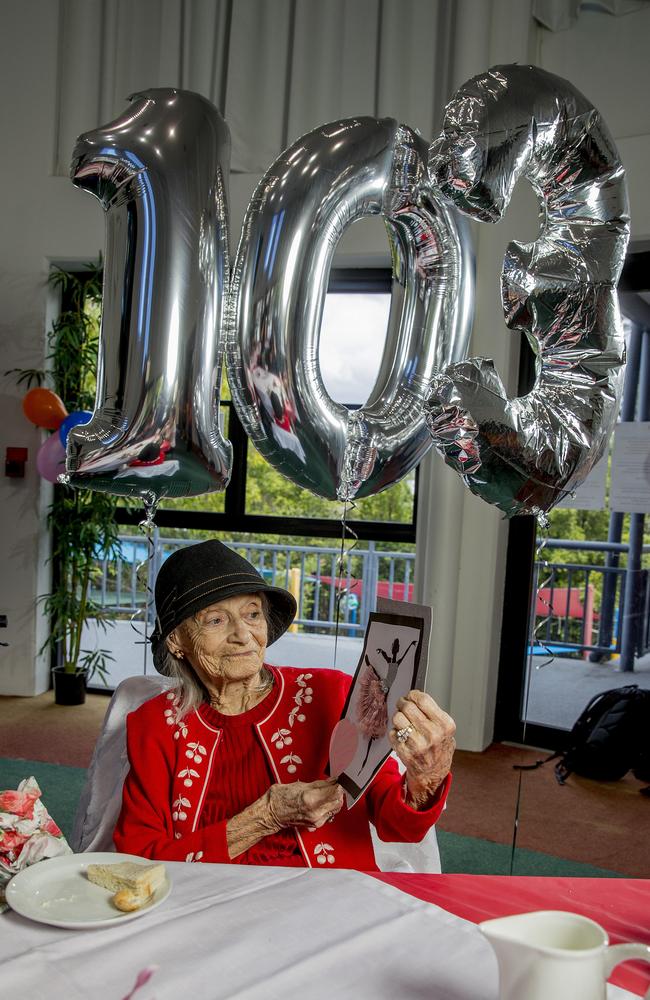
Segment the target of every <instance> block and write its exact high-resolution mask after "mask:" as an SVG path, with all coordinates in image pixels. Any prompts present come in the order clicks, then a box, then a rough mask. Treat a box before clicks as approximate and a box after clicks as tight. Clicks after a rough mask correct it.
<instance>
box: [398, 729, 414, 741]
mask: <svg viewBox="0 0 650 1000" xmlns="http://www.w3.org/2000/svg"><path fill="white" fill-rule="evenodd" d="M412 732H413V726H404V728H403V729H398V730H397V733H396V734H395V738H396V739H397V742H398V743H406V741H407V739H408V738H409V736H410V735H411V733H412Z"/></svg>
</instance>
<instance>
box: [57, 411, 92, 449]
mask: <svg viewBox="0 0 650 1000" xmlns="http://www.w3.org/2000/svg"><path fill="white" fill-rule="evenodd" d="M91 418H92V413H90V411H89V410H75V412H74V413H70V414H68V416H67V417H66V418H65V420H64V421H63V423H62V424H61V426H60V427H59V439H60V441H61V444H62V445H63V447H64V448H65V447H66V445H67V443H68V434H69V433H70V431H71V430H72V428H73V427H77V425H78V424H87V423H88V421H89V420H90V419H91Z"/></svg>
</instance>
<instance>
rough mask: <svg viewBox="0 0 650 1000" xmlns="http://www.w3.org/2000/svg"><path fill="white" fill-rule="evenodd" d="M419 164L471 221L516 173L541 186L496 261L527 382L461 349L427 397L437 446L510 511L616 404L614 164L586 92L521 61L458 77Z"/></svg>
mask: <svg viewBox="0 0 650 1000" xmlns="http://www.w3.org/2000/svg"><path fill="white" fill-rule="evenodd" d="M429 166H430V170H431V174H432V177H433V179H434V181H435V182H436V183H437V184H438V185H439V187H440V190H441V191H442V193H443V194H444V195H446V196H447V197H448V198H450V199H451V200H452V201H453V202H454V204H455V205H456V206H457V207H458V208H460V209H461V210H462V211H463V212H465V213H467V214H468V215H470V216H472V217H473V218H476V219H479V220H481V221H483V222H496V221H498V220H499V219H500V218H501V216H502V215H503V213H504V211H505V209H506V208H507V205H508V202H509V200H510V196H511V193H512V189H513V187H514V184H515V181H516V180H517V178H518V177H519V176H524V177H526V178H527V179H528V180H529V181H530V183H531V184H532V186H533V188H534V190H535V191H536V193H537V195H538V197H539V200H540V208H541V220H542V221H541V228H540V234H539V238H538V239H537V240H536V241H535V242H534V243H532V244H531V245H529V246H526V245H522V244H520V243H511V244H510V246H509V247H508V250H507V252H506V256H505V262H504V266H503V272H502V299H503V308H504V313H505V317H506V323H507V325H508V326H510V327H512V328H513V329H516V330H522V331H523V332H524V333H525V334H526V336H527V338H528V341H529V342H530V344H531V346H532V348H533V350H534V352H535V354H536V360H537V377H536V381H535V385H534V387H533V389H532V391H531V392H530V393H528V395H526V396H523V397H521V398H515V399H508V395H507V393H506V390H505V387H504V385H503V383H502V381H501V379H500V377H499V375H498V372H497V371H496V370H495V368H494V365H493V363H492V362H491V361H489V360H486V359H484V358H471V359H468V360H467V361H464V362H462V363H460V364H457V365H455V366H451V367H449V368H447V369H446V370H445V371H444V372H442V373H440V375H439V376H437V377H436V378H435V379H434V380H433V383H432V392H431V397H430V399H429V401H428V403H427V410H428V420H429V425H430V429H431V433H432V436H433V439H434V441H435V443H436V446H437V447H438V449H439V450H440V452H441V453H442V454H443V455H444V456H445V460H446V461H447V463H448V464H449V465H450V466H451V467H452V468H453V469H455V470H456V471H457V472H458V473H460V474H461V476H462V477H463V479H464V480H465V482H466V484H467V485H468V487H469V488H470V490H471V491H472V492H473V493H476V494H477V495H478V496H480V497H481V498H482V499H483V500H486V501H487V502H488V503H491V504H494V505H496V506H497V507H499V508H500V509H501V510H503V511H504V512H505V513H506V514H507V515H508V516H511V515H514V514H524V513H532V514H537V513H541V512H544V511H547V510H549V509H550V508H551V507H552V506H554V504H556V503H557V502H558V501H559V500H561V499H562V497H563V496H565V495H566V493H567V492H570V491H571V490H573V489H574V488H575V487H576V486H578V485H579V484H580V483H581V482H582V481H583V480H584V478H585V477H586V475H587V474H588V472H589V471H590V469H591V468H592V467H593V465H594V464H595V463H596V462H597V461H598V459H599V458H600V456H601V455H602V454H603V451H604V449H605V447H606V444H607V441H608V438H609V436H610V433H611V431H612V429H613V425H614V423H615V421H616V419H617V415H618V406H619V396H620V391H621V387H622V371H623V361H624V355H625V350H624V340H623V332H622V326H621V320H620V315H619V310H618V303H617V299H616V294H615V292H616V283H617V281H618V278H619V275H620V272H621V268H622V266H623V260H624V257H625V249H626V246H627V241H628V236H629V209H628V201H627V192H626V187H625V179H624V173H623V168H622V166H621V163H620V160H619V157H618V153H617V150H616V147H615V145H614V142H613V140H612V138H611V136H610V134H609V132H608V130H607V127H606V126H605V124H604V122H603V121H602V119H601V117H600V115H599V114H598V112H597V111H596V110H595V109H594V108H593V106H592V105H591V104H590V103H589V102H588V101H587V100H586V99H585V98H584V97H583V96H582V94H580V93H579V92H578V91H577V90H575V88H574V87H572V86H571V84H569V83H567V81H566V80H562V79H560V78H559V77H556V76H552V75H551V74H550V73H546V72H544V71H543V70H540V69H536V68H534V67H530V66H529V67H525V66H497V67H495V68H494V69H492V70H490V71H489V72H488V73H485V74H483V75H481V76H477V77H475V78H474V79H472V80H470V81H469V82H468V83H466V84H464V85H463V86H462V87H461V88H460V90H459V91H458V92H457V93H456V94H455V95H454V97H453V98H452V100H451V101H450V102H449V104H448V105H447V108H446V114H445V121H444V125H443V130H442V134H441V135H440V137H439V138H438V139H436V141H435V142H434V143H433V145H432V146H431V151H430V158H429Z"/></svg>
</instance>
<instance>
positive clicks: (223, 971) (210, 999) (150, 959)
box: [0, 864, 632, 1000]
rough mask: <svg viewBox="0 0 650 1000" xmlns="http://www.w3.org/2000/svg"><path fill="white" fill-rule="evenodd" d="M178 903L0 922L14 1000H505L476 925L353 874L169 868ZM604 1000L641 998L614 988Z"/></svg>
mask: <svg viewBox="0 0 650 1000" xmlns="http://www.w3.org/2000/svg"><path fill="white" fill-rule="evenodd" d="M168 870H169V872H170V875H171V878H172V880H173V889H172V892H171V895H170V896H169V898H168V899H167V900H166V901H165V902H164V903H163V904H162V905H161V906H159V907H158V908H157V909H155V910H153V911H152V912H151V913H148V914H144V915H143V916H142V917H140V918H138V919H137V920H133V921H130V922H129V923H124V924H123V925H121V926H116V927H110V928H104V929H96V930H74V931H73V930H63V929H60V928H55V927H49V926H47V925H45V924H37V923H33V922H30V921H28V920H25V919H23V918H22V917H20V916H18V914H15V913H11V912H9V913H6V914H5V915H4V916H0V966H1V969H0V982H1V983H2V992H3V995H4V996H7V997H11V998H14V1000H59V998H61V1000H63V998H65V1000H122V998H123V997H125V996H126V995H127V994H128V992H129V991H130V990H131V988H132V987H133V985H134V983H135V980H136V976H137V974H138V972H140V970H142V969H143V968H145V967H146V966H150V965H157V966H158V969H157V971H156V973H155V974H154V976H153V978H152V979H151V980H150V982H149V983H148V984H147V985H146V986H144V987H143V988H142V990H138V992H137V994H136V998H135V1000H187V998H191V1000H217V998H225V997H228V998H231V997H237V998H240V1000H253V998H255V1000H262V998H263V1000H275V998H277V1000H291V998H300V1000H320V998H323V1000H325V998H327V1000H332V998H337V1000H338V998H347V997H349V998H354V1000H365V998H368V1000H384V998H385V1000H407V998H414V1000H438V998H439V1000H496V998H497V995H498V987H497V964H496V959H495V957H494V954H493V952H492V950H491V948H490V946H489V944H488V943H487V941H486V940H485V939H484V938H483V937H482V935H481V934H480V932H479V931H478V930H477V928H476V927H475V925H474V924H471V923H468V922H467V921H465V920H461V919H460V918H458V917H455V916H453V915H452V914H450V913H447V912H446V911H445V910H443V909H440V908H439V907H437V906H434V905H432V904H430V903H425V902H422V901H420V900H418V899H415V898H414V897H412V896H408V895H406V894H405V893H403V892H401V891H399V890H398V889H395V888H393V887H392V886H388V885H385V884H383V883H381V882H379V881H377V880H375V879H373V878H370V877H369V876H367V875H363V874H360V873H358V872H350V871H331V870H330V871H319V870H304V869H293V868H292V869H289V868H253V867H244V866H236V865H233V866H230V865H204V864H168ZM608 997H610V998H611V1000H614V998H617V1000H618V998H623V997H632V994H630V993H626V992H625V991H623V990H617V989H615V988H613V987H612V988H610V992H609V994H608Z"/></svg>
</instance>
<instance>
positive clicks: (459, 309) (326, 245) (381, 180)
mask: <svg viewBox="0 0 650 1000" xmlns="http://www.w3.org/2000/svg"><path fill="white" fill-rule="evenodd" d="M426 156H427V146H426V144H425V142H424V141H423V140H422V139H421V138H420V137H419V136H418V135H417V134H416V133H415V132H413V131H412V130H411V129H409V128H407V127H405V126H403V125H399V124H398V123H397V122H396V121H394V120H393V119H392V118H385V119H382V120H377V119H375V118H350V119H346V120H343V121H338V122H332V123H330V124H328V125H323V126H321V127H320V128H318V129H315V130H314V131H313V132H310V133H309V134H307V135H305V136H303V137H302V138H301V139H299V140H298V141H297V142H296V143H295V144H294V145H293V146H291V147H290V148H289V149H287V150H286V151H285V152H284V153H283V154H282V155H281V156H280V158H279V159H278V160H276V161H275V163H274V164H273V165H272V166H271V167H270V169H269V170H268V171H267V173H266V175H265V176H264V177H263V179H262V181H261V183H260V185H259V186H258V188H257V191H256V192H255V194H254V195H253V198H252V200H251V203H250V206H249V208H248V212H247V215H246V218H245V220H244V228H243V235H242V239H241V242H240V245H239V251H238V254H237V261H236V264H235V268H234V272H233V287H232V297H231V303H230V304H231V308H232V313H231V317H230V322H229V331H228V345H227V351H228V373H229V382H230V386H231V390H232V394H233V400H234V402H235V404H236V406H237V410H238V412H239V415H240V418H241V420H242V423H243V426H244V429H245V430H246V432H247V434H248V435H249V437H250V438H251V440H252V441H253V442H254V444H255V445H256V447H257V448H258V449H259V451H260V452H261V453H262V454H263V455H264V457H265V458H267V459H268V461H269V462H271V464H272V465H274V466H275V467H276V468H277V469H278V470H279V471H280V472H283V473H284V474H285V475H286V476H288V477H289V478H290V479H292V480H293V481H294V482H295V483H298V484H299V485H301V486H304V487H307V488H308V489H310V490H311V491H312V492H313V493H316V494H319V495H320V496H323V497H327V498H329V499H335V498H337V497H338V498H339V499H341V500H349V499H352V498H353V497H357V496H358V497H362V496H368V495H370V494H373V493H377V492H378V491H379V490H381V489H383V488H385V487H386V486H389V485H390V484H391V483H394V482H396V481H397V480H398V479H401V478H402V477H403V476H404V475H405V474H406V473H407V472H408V471H409V470H410V469H412V468H413V466H414V465H416V464H417V463H418V462H419V461H420V459H421V458H422V456H423V455H424V454H425V452H426V451H428V449H429V448H430V447H431V444H432V441H431V437H430V435H429V433H428V430H427V426H426V421H425V413H424V401H425V399H426V396H427V394H428V387H429V383H430V381H431V378H432V377H433V375H434V374H435V373H436V372H437V371H439V370H440V369H441V368H443V367H445V366H446V365H448V364H450V363H452V361H454V360H461V359H462V358H463V357H465V354H466V351H467V346H468V339H469V331H470V321H471V306H472V301H473V277H474V274H473V271H474V269H473V260H472V255H471V251H470V247H469V240H468V237H467V234H466V231H465V229H464V227H463V225H462V223H461V224H458V223H457V222H456V220H455V218H454V213H453V211H452V210H450V209H449V208H447V207H445V206H444V204H443V203H442V202H441V201H440V200H439V199H438V198H437V197H436V195H435V192H434V191H433V189H432V188H431V185H430V184H429V181H428V178H427V173H426ZM378 213H381V215H382V216H383V217H384V220H385V223H386V228H387V230H388V237H389V243H390V247H391V253H392V260H393V288H392V299H391V311H390V316H389V320H388V330H387V335H386V340H385V345H384V351H383V356H382V362H381V366H380V370H379V374H378V377H377V380H376V382H375V385H374V388H373V390H372V393H371V395H370V398H369V399H368V401H367V402H366V403H365V405H364V406H363V407H362V408H361V409H360V410H356V411H352V412H351V411H349V410H348V409H347V408H346V407H345V406H342V405H341V404H339V403H336V402H335V401H334V400H332V399H331V397H330V396H329V395H328V393H327V391H326V390H325V387H324V385H323V381H322V378H321V374H320V366H319V362H318V342H319V334H320V323H321V316H322V311H323V304H324V301H325V294H326V292H327V281H328V277H329V271H330V265H331V262H332V257H333V254H334V251H335V249H336V245H337V243H338V241H339V240H340V238H341V236H342V234H343V232H344V230H345V229H346V228H347V227H348V226H349V225H351V223H353V222H354V221H355V220H356V219H358V218H360V217H361V216H363V215H368V214H378ZM354 347H355V345H354V335H353V331H351V337H350V351H353V350H354Z"/></svg>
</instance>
